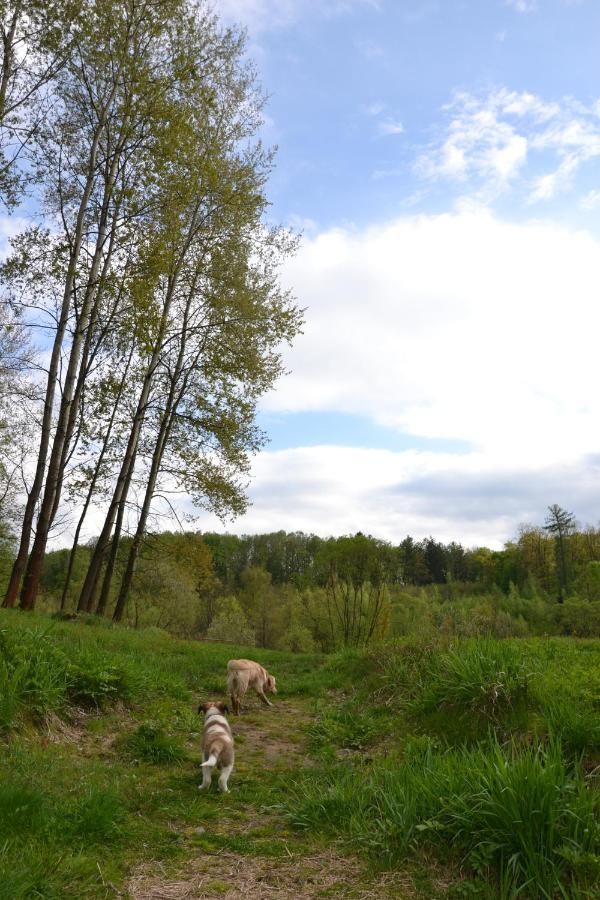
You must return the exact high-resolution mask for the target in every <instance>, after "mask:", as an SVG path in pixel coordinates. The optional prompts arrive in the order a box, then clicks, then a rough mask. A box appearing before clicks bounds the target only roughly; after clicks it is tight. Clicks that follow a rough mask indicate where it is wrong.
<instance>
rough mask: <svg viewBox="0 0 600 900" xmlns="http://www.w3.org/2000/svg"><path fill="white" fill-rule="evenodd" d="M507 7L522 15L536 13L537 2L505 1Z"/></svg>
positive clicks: (523, 0) (527, 0)
mask: <svg viewBox="0 0 600 900" xmlns="http://www.w3.org/2000/svg"><path fill="white" fill-rule="evenodd" d="M505 5H506V6H510V7H512V9H514V10H515V12H518V13H521V14H524V13H530V12H535V10H536V9H537V3H536V0H505Z"/></svg>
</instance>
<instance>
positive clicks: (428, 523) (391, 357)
mask: <svg viewBox="0 0 600 900" xmlns="http://www.w3.org/2000/svg"><path fill="white" fill-rule="evenodd" d="M599 271H600V241H598V240H596V239H594V238H593V237H592V236H590V235H589V234H587V233H585V232H583V231H574V230H570V229H568V228H565V227H562V226H560V225H557V224H550V223H546V224H543V223H540V222H529V223H521V224H514V223H509V222H506V221H502V220H500V219H499V218H497V217H496V216H494V215H492V214H491V213H490V212H489V211H486V210H483V209H481V208H479V209H478V208H473V207H471V208H466V209H465V210H464V211H462V212H460V213H455V214H451V215H437V216H406V217H403V218H400V219H397V220H395V221H392V222H389V223H388V224H386V225H383V226H380V227H376V228H370V229H367V230H364V231H350V230H342V229H334V230H331V231H328V232H325V233H321V234H319V235H318V236H315V237H314V238H312V239H310V240H309V239H307V240H305V242H304V245H303V247H302V249H301V250H300V253H299V255H298V257H297V258H296V259H295V260H293V261H291V262H290V263H289V264H288V266H287V269H286V272H285V280H286V282H287V283H289V284H291V285H293V287H294V290H295V292H296V294H297V296H298V300H299V302H300V304H301V305H302V306H308V311H307V323H306V327H305V333H304V335H303V336H302V337H301V338H299V339H298V340H297V342H296V345H295V346H294V348H293V349H292V350H291V351H290V352H289V354H288V355H287V358H286V365H287V366H288V368H290V369H291V373H292V374H291V375H289V376H288V377H286V378H285V379H283V381H282V382H281V383H280V385H279V386H278V389H277V390H276V391H275V392H273V393H272V394H270V395H269V396H268V397H267V398H266V402H265V404H264V405H265V408H266V409H268V410H270V411H278V412H280V413H283V412H286V411H288V412H293V411H296V412H300V411H310V410H332V411H337V412H347V413H350V414H356V415H361V416H366V417H372V418H373V419H374V420H376V421H377V422H378V423H380V424H384V425H387V426H389V427H391V428H398V429H400V430H401V431H403V432H408V433H409V434H413V435H421V436H427V437H429V438H437V439H441V440H443V439H455V440H461V441H464V442H466V444H467V445H468V446H470V447H471V448H472V449H471V450H469V451H468V452H465V453H462V454H461V453H454V454H453V453H450V452H446V451H444V452H432V451H427V452H418V451H416V450H407V451H403V452H392V451H385V450H375V449H369V448H368V447H365V448H363V449H358V448H349V447H332V446H324V447H297V448H295V449H290V450H280V451H275V452H270V451H268V450H267V451H265V452H263V453H261V454H260V455H259V457H258V458H257V460H256V464H255V467H254V482H253V487H252V492H251V494H252V498H253V504H254V505H253V507H252V509H251V510H250V512H249V513H248V514H247V515H246V516H245V517H243V518H242V519H240V520H239V521H238V522H236V523H235V524H234V526H233V528H234V529H235V530H236V531H238V532H243V531H264V530H271V529H277V528H286V529H292V528H300V529H303V530H307V531H317V532H318V533H321V534H335V533H348V532H351V531H354V530H357V529H361V530H363V531H367V530H368V531H371V532H372V533H374V534H377V535H379V536H381V537H387V538H389V539H391V540H400V539H401V538H402V536H403V535H404V534H406V533H407V532H410V533H412V534H414V535H415V536H424V535H427V534H430V533H431V534H434V535H435V536H436V537H437V538H440V539H443V540H451V539H459V540H462V541H463V542H464V543H466V544H475V543H488V544H496V545H498V544H500V543H501V542H502V541H503V540H505V539H507V538H509V537H510V536H511V534H514V532H515V529H516V527H517V525H518V523H519V522H521V521H525V520H529V521H541V520H542V519H543V516H544V512H545V507H546V505H547V504H548V503H553V502H558V503H560V504H561V505H564V506H565V507H566V508H573V509H574V511H575V512H576V513H577V514H578V516H579V517H580V518H581V519H582V520H584V521H586V520H587V521H595V519H596V517H597V513H596V510H597V508H598V507H599V505H600V477H599V476H600V471H599V460H598V457H597V456H594V454H597V453H598V452H599V451H600V445H599V439H598V421H599V420H600V396H599V395H598V390H597V334H598V331H599V330H600V303H599V302H598V299H599V294H600V279H599V278H598V272H599ZM417 445H418V442H417ZM207 522H208V520H205V521H204V522H203V521H202V520H201V522H200V527H213V526H214V525H215V524H216V523H215V522H214V520H212V521H210V522H208V524H207ZM229 527H232V526H229Z"/></svg>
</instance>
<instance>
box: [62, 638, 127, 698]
mask: <svg viewBox="0 0 600 900" xmlns="http://www.w3.org/2000/svg"><path fill="white" fill-rule="evenodd" d="M131 681H132V679H131V676H130V674H129V673H128V672H127V670H126V669H125V668H124V667H123V666H122V665H115V664H114V663H111V662H109V660H108V659H107V658H106V657H103V656H101V655H100V654H98V653H97V652H90V651H89V650H88V651H85V650H84V651H83V652H82V653H81V655H80V656H79V657H78V659H77V662H76V664H75V665H73V666H71V668H70V671H69V687H68V692H67V693H68V698H69V701H70V702H71V703H73V704H75V705H78V706H89V707H96V708H102V707H105V706H106V705H108V704H110V703H114V702H115V701H116V700H123V701H127V700H130V699H131V696H132V693H133V692H134V691H133V690H132V684H131Z"/></svg>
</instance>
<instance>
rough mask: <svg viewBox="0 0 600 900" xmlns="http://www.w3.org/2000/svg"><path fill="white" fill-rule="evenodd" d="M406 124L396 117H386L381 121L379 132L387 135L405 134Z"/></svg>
mask: <svg viewBox="0 0 600 900" xmlns="http://www.w3.org/2000/svg"><path fill="white" fill-rule="evenodd" d="M403 133H404V125H403V124H402V122H398V121H397V120H395V119H385V120H384V121H383V122H380V123H379V134H381V135H383V136H384V137H385V136H388V135H394V134H403Z"/></svg>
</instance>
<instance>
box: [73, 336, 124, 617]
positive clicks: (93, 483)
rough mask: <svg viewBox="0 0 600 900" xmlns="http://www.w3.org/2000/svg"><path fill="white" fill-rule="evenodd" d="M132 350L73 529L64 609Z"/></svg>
mask: <svg viewBox="0 0 600 900" xmlns="http://www.w3.org/2000/svg"><path fill="white" fill-rule="evenodd" d="M133 351H134V345H133V343H132V345H131V350H130V353H129V358H128V360H127V365H126V366H125V371H124V373H123V378H122V380H121V384H120V387H119V390H118V392H117V396H116V398H115V402H114V404H113V408H112V412H111V414H110V419H109V421H108V425H107V428H106V433H105V435H104V440H103V442H102V447H101V449H100V454H99V456H98V459H97V460H96V466H95V468H94V473H93V475H92V478H91V481H90V484H89V487H88V492H87V495H86V498H85V502H84V504H83V509H82V511H81V515H80V517H79V521H78V522H77V527H76V529H75V536H74V538H73V546H72V547H71V552H70V554H69V563H68V566H67V574H66V576H65V583H64V585H63V591H62V596H61V598H60V608H61V609H64V608H65V605H66V599H67V592H68V590H69V584H70V582H71V576H72V574H73V565H74V562H75V554H76V553H77V546H78V544H79V535H80V533H81V529H82V527H83V523H84V521H85V517H86V515H87V511H88V509H89V506H90V503H91V501H92V497H93V495H94V490H95V488H96V483H97V481H98V478H99V476H100V472H101V470H102V463H103V462H104V457H105V455H106V451H107V449H108V442H109V440H110V435H111V433H112V429H113V425H114V421H115V416H116V414H117V410H118V408H119V404H120V402H121V398H122V396H123V391H124V388H125V381H126V378H127V373H128V372H129V366H130V365H131V360H132V358H133Z"/></svg>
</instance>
